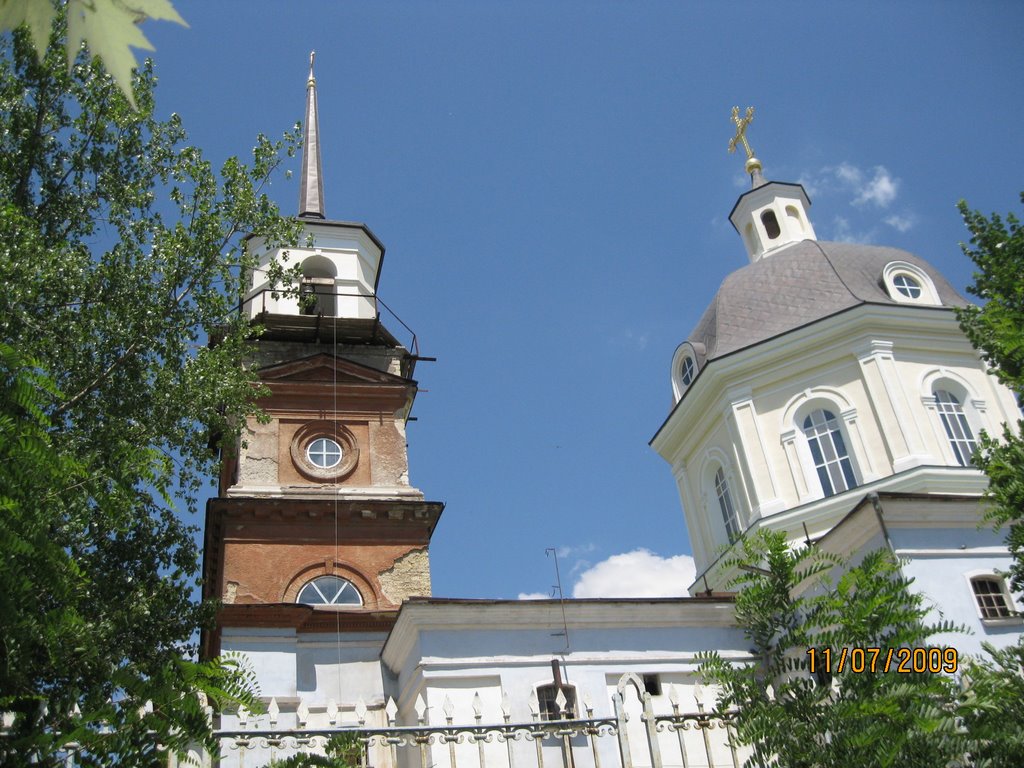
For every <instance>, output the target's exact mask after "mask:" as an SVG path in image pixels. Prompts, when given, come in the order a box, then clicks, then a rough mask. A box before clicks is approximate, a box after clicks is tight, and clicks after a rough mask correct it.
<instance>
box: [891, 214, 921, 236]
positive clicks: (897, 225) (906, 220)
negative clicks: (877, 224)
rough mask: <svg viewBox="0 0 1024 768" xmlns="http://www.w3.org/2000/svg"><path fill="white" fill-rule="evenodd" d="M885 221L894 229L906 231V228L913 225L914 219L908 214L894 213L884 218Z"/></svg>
mask: <svg viewBox="0 0 1024 768" xmlns="http://www.w3.org/2000/svg"><path fill="white" fill-rule="evenodd" d="M885 223H886V224H888V225H889V226H890V227H892V228H893V229H895V230H898V231H900V232H906V231H907V230H909V229H910V228H911V227H913V226H914V224H915V223H916V220H915V219H914V217H913V216H910V215H909V214H908V215H905V216H900V215H899V214H895V213H894V214H893V215H892V216H890V217H888V218H887V219H886V220H885Z"/></svg>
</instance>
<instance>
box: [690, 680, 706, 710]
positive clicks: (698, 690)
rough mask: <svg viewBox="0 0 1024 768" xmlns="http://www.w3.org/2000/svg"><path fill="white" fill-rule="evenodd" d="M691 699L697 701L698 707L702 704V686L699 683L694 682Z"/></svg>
mask: <svg viewBox="0 0 1024 768" xmlns="http://www.w3.org/2000/svg"><path fill="white" fill-rule="evenodd" d="M693 699H694V701H696V702H697V706H698V707H702V706H704V686H703V685H701V684H700V683H694V686H693Z"/></svg>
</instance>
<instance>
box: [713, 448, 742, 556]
mask: <svg viewBox="0 0 1024 768" xmlns="http://www.w3.org/2000/svg"><path fill="white" fill-rule="evenodd" d="M715 495H716V496H717V497H718V508H719V510H721V512H722V521H723V522H724V523H725V532H726V534H728V536H729V543H730V544H731V543H732V542H734V541H736V539H738V538H739V537H740V517H739V515H738V514H737V512H736V505H735V504H734V503H733V500H732V493H731V492H730V491H729V481H728V480H727V479H726V477H725V472H724V471H723V470H722V468H721V467H719V468H718V471H717V472H716V473H715Z"/></svg>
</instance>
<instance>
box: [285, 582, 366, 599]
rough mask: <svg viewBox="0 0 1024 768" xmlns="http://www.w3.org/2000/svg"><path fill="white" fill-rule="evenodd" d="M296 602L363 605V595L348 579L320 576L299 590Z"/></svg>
mask: <svg viewBox="0 0 1024 768" xmlns="http://www.w3.org/2000/svg"><path fill="white" fill-rule="evenodd" d="M295 602H297V603H305V604H306V605H362V604H363V596H362V595H360V594H359V590H358V589H356V587H355V584H353V583H352V582H351V581H349V580H348V579H343V578H341V577H340V576H318V577H317V578H315V579H313V580H312V581H311V582H309V583H308V584H306V586H304V587H303V588H302V589H301V590H299V596H298V597H297V598H296V599H295Z"/></svg>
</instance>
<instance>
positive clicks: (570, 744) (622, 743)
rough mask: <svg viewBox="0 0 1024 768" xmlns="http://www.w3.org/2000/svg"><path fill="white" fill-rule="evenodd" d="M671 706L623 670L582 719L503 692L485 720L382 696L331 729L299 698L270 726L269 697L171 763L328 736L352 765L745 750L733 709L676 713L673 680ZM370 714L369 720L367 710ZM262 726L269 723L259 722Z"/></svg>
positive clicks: (653, 765) (718, 759) (246, 756)
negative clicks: (407, 708) (341, 739)
mask: <svg viewBox="0 0 1024 768" xmlns="http://www.w3.org/2000/svg"><path fill="white" fill-rule="evenodd" d="M668 701H669V703H670V706H671V710H672V711H671V713H668V714H656V713H655V712H654V707H653V702H652V697H651V695H650V694H649V693H647V692H646V691H645V690H644V686H643V682H642V681H641V680H640V679H639V678H638V677H637V676H636V675H634V674H627V675H624V676H623V677H622V678H621V679H620V680H619V682H618V685H617V687H616V691H615V693H614V694H613V696H612V703H613V709H614V714H613V716H611V717H595V716H594V706H593V704H592V703H591V702H589V701H588V700H587V699H586V698H585V699H584V701H583V702H582V704H583V711H584V712H585V713H586V717H585V718H579V717H575V716H574V713H573V712H571V711H570V710H571V704H570V705H568V706H567V702H566V699H565V697H564V695H562V693H561V691H559V698H557V699H556V703H557V707H558V710H559V711H558V712H557V716H558V717H557V719H549V718H550V717H551V715H552V713H551V712H550V711H548V712H545V711H544V709H543V708H542V707H539V706H538V705H537V699H536V693H534V694H533V696H532V697H531V699H530V710H531V721H530V722H525V723H523V722H519V723H514V722H512V721H511V707H510V706H509V700H508V697H507V696H503V699H502V706H501V713H502V721H503V722H498V723H495V722H491V723H485V722H484V719H483V707H482V706H481V704H480V696H479V694H477V695H476V696H475V697H474V699H473V702H474V703H473V712H474V714H473V718H472V719H473V722H462V723H461V724H456V723H455V720H454V707H453V706H452V703H451V700H450V699H447V698H446V700H445V703H444V705H443V706H442V708H441V709H442V712H443V714H444V720H445V722H444V724H438V723H434V724H430V723H428V722H427V706H426V704H425V702H424V701H423V699H422V697H419V698H418V700H417V703H416V705H415V707H414V709H415V716H416V720H417V724H416V725H412V726H402V725H398V723H397V719H398V707H397V706H396V705H395V703H394V700H391V699H389V701H388V703H387V705H386V707H385V708H384V710H383V711H382V712H379V713H374V712H371V711H369V710H368V709H367V707H366V706H365V705H364V704H361V703H360V704H359V705H356V707H354V708H353V714H354V716H355V718H356V723H355V724H354V727H353V724H346V725H340V722H341V718H340V717H339V716H338V710H337V708H335V710H334V712H333V720H332V722H337V723H339V725H338V726H337V727H331V728H306V727H304V725H303V723H304V722H308V715H307V714H306V713H304V712H302V706H303V705H302V704H301V703H300V705H299V707H298V708H297V711H296V712H295V713H294V716H291V715H292V713H289V715H290V717H289V718H287V719H289V720H292V721H293V722H294V723H295V725H294V726H288V727H282V728H278V727H275V726H276V725H277V724H278V723H279V722H283V721H284V720H285V719H286V718H284V717H283V713H281V712H280V711H279V710H278V709H277V703H276V701H271V704H270V707H269V708H268V713H267V714H266V715H264V716H261V717H260V718H258V719H257V718H251V719H252V723H251V726H252V727H249V726H250V716H248V715H247V714H246V713H244V712H242V713H240V715H241V716H240V717H239V718H238V720H239V722H238V727H236V728H233V729H230V730H228V729H224V730H220V731H218V732H217V736H218V738H219V740H220V744H221V750H220V755H219V756H217V758H216V759H215V758H214V756H211V755H209V754H204V753H200V752H195V753H193V754H191V755H189V756H188V759H187V760H182V761H180V762H177V761H174V760H172V763H171V765H172V768H173V767H174V766H176V765H177V766H184V765H197V766H200V767H201V768H212V766H216V765H219V766H223V767H224V768H236V767H237V768H261V767H262V766H267V765H269V764H270V763H271V762H272V761H274V760H282V759H286V758H288V757H291V756H292V755H295V754H296V753H308V752H313V753H318V754H323V753H324V750H325V748H326V746H327V744H328V741H329V740H330V739H331V738H332V737H335V736H338V735H339V734H351V735H352V736H351V738H352V739H353V740H354V741H355V744H356V750H355V753H353V758H354V762H358V763H359V764H360V768H679V767H681V768H716V767H717V768H740V766H741V765H742V764H743V759H744V757H745V756H746V755H747V754H748V752H747V751H746V750H743V749H740V748H738V747H737V745H736V743H735V738H734V731H733V729H732V727H731V723H732V719H733V714H732V713H728V712H713V711H705V707H704V704H703V703H702V702H701V701H700V699H699V698H698V699H697V700H696V702H695V703H696V707H697V711H696V712H690V711H683V707H682V702H681V701H680V699H679V696H678V695H677V693H676V689H675V688H674V687H671V686H670V688H669V692H668ZM375 715H376V716H377V717H375ZM374 719H386V722H387V726H386V727H367V726H368V725H370V721H371V720H374ZM265 724H269V725H270V726H271V727H269V728H268V727H265Z"/></svg>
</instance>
